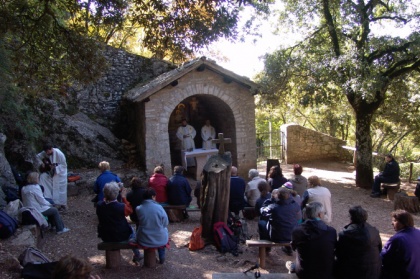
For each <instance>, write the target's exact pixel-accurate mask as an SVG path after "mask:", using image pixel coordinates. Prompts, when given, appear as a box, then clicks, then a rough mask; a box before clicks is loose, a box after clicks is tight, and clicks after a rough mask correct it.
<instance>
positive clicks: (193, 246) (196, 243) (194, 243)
mask: <svg viewBox="0 0 420 279" xmlns="http://www.w3.org/2000/svg"><path fill="white" fill-rule="evenodd" d="M202 231H203V227H202V226H200V227H197V228H195V229H194V230H193V232H192V234H191V239H190V243H189V244H188V249H190V251H196V250H200V249H203V248H204V245H205V243H204V240H203V238H202V237H201V233H202Z"/></svg>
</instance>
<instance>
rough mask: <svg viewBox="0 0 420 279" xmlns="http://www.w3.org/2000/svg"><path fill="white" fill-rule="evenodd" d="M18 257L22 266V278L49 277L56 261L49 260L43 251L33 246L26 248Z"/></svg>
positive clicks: (46, 278) (44, 278)
mask: <svg viewBox="0 0 420 279" xmlns="http://www.w3.org/2000/svg"><path fill="white" fill-rule="evenodd" d="M18 259H19V262H20V264H21V265H22V266H23V269H22V273H21V278H23V279H50V278H52V275H53V272H54V268H55V266H56V265H57V262H51V260H50V259H49V258H48V257H47V256H46V255H44V253H42V252H41V251H40V250H38V249H36V248H34V247H29V248H26V249H25V251H23V253H22V254H20V256H19V258H18Z"/></svg>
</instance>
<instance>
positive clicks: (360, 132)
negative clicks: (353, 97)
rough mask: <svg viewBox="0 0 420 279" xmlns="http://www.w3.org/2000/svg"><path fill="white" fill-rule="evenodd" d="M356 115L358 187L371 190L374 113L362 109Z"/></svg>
mask: <svg viewBox="0 0 420 279" xmlns="http://www.w3.org/2000/svg"><path fill="white" fill-rule="evenodd" d="M355 113H356V150H357V152H356V155H357V157H356V162H357V163H356V186H357V187H361V188H365V189H370V188H372V184H373V172H372V137H371V135H370V125H371V122H372V116H373V113H368V112H366V111H364V110H362V109H360V110H355Z"/></svg>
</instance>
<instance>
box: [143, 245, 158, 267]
mask: <svg viewBox="0 0 420 279" xmlns="http://www.w3.org/2000/svg"><path fill="white" fill-rule="evenodd" d="M144 266H145V267H155V266H156V248H147V249H144Z"/></svg>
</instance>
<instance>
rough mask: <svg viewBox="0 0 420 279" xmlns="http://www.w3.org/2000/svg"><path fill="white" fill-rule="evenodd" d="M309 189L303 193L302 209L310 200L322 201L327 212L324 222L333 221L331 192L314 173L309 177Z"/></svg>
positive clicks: (324, 215)
mask: <svg viewBox="0 0 420 279" xmlns="http://www.w3.org/2000/svg"><path fill="white" fill-rule="evenodd" d="M308 187H309V188H308V189H307V190H306V191H305V192H304V193H303V196H302V205H301V207H302V210H303V209H304V208H305V206H306V204H308V203H310V202H314V201H316V202H320V203H322V205H323V207H324V209H325V212H324V214H323V217H324V220H323V221H324V222H326V223H331V221H332V207H331V192H330V190H328V188H326V187H323V186H321V180H320V179H319V178H318V176H316V175H313V176H310V177H308Z"/></svg>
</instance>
